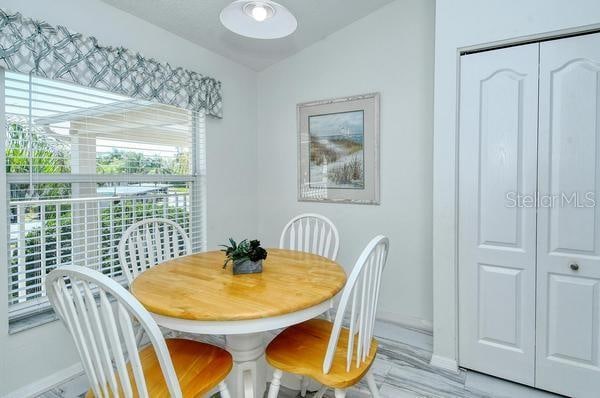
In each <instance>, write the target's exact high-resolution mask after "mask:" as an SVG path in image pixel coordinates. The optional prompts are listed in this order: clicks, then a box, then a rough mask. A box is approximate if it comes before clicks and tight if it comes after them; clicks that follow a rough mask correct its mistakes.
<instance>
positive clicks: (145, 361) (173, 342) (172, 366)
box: [46, 266, 233, 398]
mask: <svg viewBox="0 0 600 398" xmlns="http://www.w3.org/2000/svg"><path fill="white" fill-rule="evenodd" d="M46 291H47V293H48V298H49V300H50V303H51V304H52V306H53V307H54V310H55V311H56V313H57V315H58V316H59V318H60V319H61V320H62V321H63V322H64V324H65V326H66V327H67V330H68V331H69V333H70V334H71V335H72V337H73V340H74V342H75V346H76V348H77V351H78V353H79V356H80V359H81V363H82V365H83V369H84V370H85V373H86V375H87V377H88V380H89V382H90V386H91V388H90V390H89V391H88V393H87V395H86V396H87V397H102V398H109V397H153V398H154V397H175V398H181V397H201V396H204V395H205V394H208V393H209V392H212V391H213V390H215V389H216V388H217V387H218V389H219V391H220V392H221V396H222V397H223V398H230V395H229V392H228V390H227V386H226V384H225V382H224V379H225V377H226V376H227V375H228V374H229V372H230V371H231V369H232V366H233V361H232V357H231V355H230V354H229V353H228V352H227V351H225V350H223V349H221V348H219V347H215V346H212V345H209V344H204V343H199V342H196V341H191V340H183V339H170V340H166V341H165V339H164V338H163V336H162V334H161V332H160V329H159V328H158V325H157V324H156V322H155V321H154V319H152V317H151V316H150V314H149V313H148V311H146V310H145V309H144V307H142V305H141V304H140V303H139V302H138V301H137V300H136V299H135V298H134V297H133V296H132V295H131V294H130V293H129V292H128V291H127V290H125V288H123V287H122V286H121V285H120V284H119V283H117V282H116V281H114V280H112V279H110V278H108V277H107V276H105V275H103V274H101V273H99V272H97V271H94V270H91V269H88V268H84V267H79V266H66V267H61V268H57V269H55V270H53V271H52V272H51V273H50V274H49V275H48V276H47V277H46ZM134 319H135V322H137V324H138V325H139V327H141V328H143V330H144V332H145V333H146V335H147V336H148V338H149V340H150V344H149V345H148V346H146V347H145V348H143V349H141V350H138V348H137V345H136V339H135V333H134V324H133V321H134Z"/></svg>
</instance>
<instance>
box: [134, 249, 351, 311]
mask: <svg viewBox="0 0 600 398" xmlns="http://www.w3.org/2000/svg"><path fill="white" fill-rule="evenodd" d="M224 260H225V255H224V253H222V252H220V251H211V252H204V253H196V254H192V255H189V256H184V257H179V258H177V259H174V260H170V261H167V262H165V263H162V264H159V265H157V266H155V267H153V268H150V269H149V270H147V271H144V272H143V273H142V274H141V275H140V276H138V277H137V278H136V279H135V280H134V281H133V284H132V285H131V292H132V293H133V295H134V296H135V297H136V298H137V299H138V300H139V301H140V302H141V303H142V304H143V305H144V307H146V309H148V311H150V312H153V313H155V314H158V315H164V316H168V317H174V318H181V319H188V320H199V321H232V320H249V319H260V318H267V317H273V316H278V315H284V314H288V313H291V312H295V311H300V310H303V309H306V308H309V307H312V306H315V305H318V304H321V303H323V302H324V301H326V300H329V299H331V298H332V297H333V296H335V295H336V294H337V293H338V292H340V291H341V289H342V288H343V287H344V284H345V283H346V273H345V272H344V269H343V268H342V267H341V266H340V265H339V264H337V263H336V262H335V261H331V260H329V259H327V258H325V257H321V256H317V255H315V254H310V253H304V252H299V251H293V250H283V249H268V257H267V259H266V260H265V261H264V263H263V272H262V273H260V274H247V275H233V273H232V271H231V264H229V265H228V266H227V268H226V269H223V268H222V267H223V261H224Z"/></svg>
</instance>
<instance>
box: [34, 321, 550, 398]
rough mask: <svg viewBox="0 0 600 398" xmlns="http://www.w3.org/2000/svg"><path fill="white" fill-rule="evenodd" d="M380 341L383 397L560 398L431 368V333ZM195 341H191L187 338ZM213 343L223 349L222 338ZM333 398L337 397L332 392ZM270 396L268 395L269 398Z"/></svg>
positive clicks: (74, 391)
mask: <svg viewBox="0 0 600 398" xmlns="http://www.w3.org/2000/svg"><path fill="white" fill-rule="evenodd" d="M376 335H377V338H378V340H379V351H378V354H377V360H376V362H375V364H374V365H373V372H374V374H375V379H376V382H377V384H378V386H379V388H380V394H381V397H382V398H556V397H559V396H558V395H554V394H551V393H548V392H544V391H540V390H535V389H533V388H529V387H526V386H523V385H520V384H515V383H511V382H508V381H505V380H501V379H497V378H495V377H491V376H487V375H483V374H480V373H476V372H473V371H467V370H460V372H459V373H453V372H448V371H444V370H440V369H437V368H433V367H431V366H430V365H429V360H430V359H431V350H432V337H431V335H430V334H427V333H423V332H420V331H418V330H412V329H407V328H402V327H399V326H396V325H391V324H387V323H380V324H378V325H377V328H376ZM186 337H191V336H186ZM210 340H211V341H210V342H211V343H216V344H219V345H221V344H222V339H219V338H212V339H210ZM86 389H87V383H86V379H85V377H84V376H83V375H81V376H78V377H75V378H73V379H71V380H68V381H66V382H65V383H64V384H62V385H61V386H58V387H56V388H54V389H52V390H50V391H47V392H45V393H44V394H42V395H40V396H38V398H75V397H82V396H83V395H84V394H85V391H86ZM311 395H313V394H309V397H310V396H311ZM297 396H299V394H298V392H297V391H293V390H289V389H286V388H283V387H282V389H281V390H280V393H279V397H280V398H296V397H297ZM327 396H328V397H332V396H333V392H329V393H328V395H327ZM346 396H347V398H366V397H370V394H369V392H368V389H367V387H366V383H362V382H361V383H360V384H359V385H358V386H356V388H353V389H352V390H350V391H348V394H347V395H346ZM265 397H266V394H265Z"/></svg>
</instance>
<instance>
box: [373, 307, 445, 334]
mask: <svg viewBox="0 0 600 398" xmlns="http://www.w3.org/2000/svg"><path fill="white" fill-rule="evenodd" d="M377 320H378V321H382V322H387V323H393V324H395V325H398V326H402V327H406V328H408V329H416V330H419V331H422V332H424V333H427V334H432V333H433V323H432V322H431V321H429V320H426V319H421V318H415V317H412V316H402V315H398V314H395V313H393V312H387V311H377Z"/></svg>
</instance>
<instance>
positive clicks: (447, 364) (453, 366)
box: [429, 354, 458, 373]
mask: <svg viewBox="0 0 600 398" xmlns="http://www.w3.org/2000/svg"><path fill="white" fill-rule="evenodd" d="M429 364H430V365H431V366H434V367H436V368H440V369H445V370H448V371H450V372H454V373H458V363H457V362H456V360H455V359H451V358H446V357H443V356H440V355H435V354H433V355H432V356H431V361H429Z"/></svg>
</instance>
